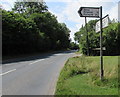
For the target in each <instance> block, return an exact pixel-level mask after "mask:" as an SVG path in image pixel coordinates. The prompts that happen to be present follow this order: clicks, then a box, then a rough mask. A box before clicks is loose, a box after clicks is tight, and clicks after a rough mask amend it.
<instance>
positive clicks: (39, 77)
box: [0, 51, 75, 95]
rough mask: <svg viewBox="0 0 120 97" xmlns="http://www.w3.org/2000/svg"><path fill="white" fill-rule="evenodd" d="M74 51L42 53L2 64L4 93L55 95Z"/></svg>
mask: <svg viewBox="0 0 120 97" xmlns="http://www.w3.org/2000/svg"><path fill="white" fill-rule="evenodd" d="M74 55H75V54H74V51H66V52H59V53H54V54H42V55H40V56H34V57H30V58H26V59H21V60H15V61H12V62H10V63H4V64H3V65H2V73H1V74H0V76H2V95H54V92H55V86H56V83H57V79H58V76H59V73H60V70H61V69H62V67H63V66H64V64H65V62H66V61H67V59H68V58H69V57H72V56H74Z"/></svg>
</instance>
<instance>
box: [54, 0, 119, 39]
mask: <svg viewBox="0 0 120 97" xmlns="http://www.w3.org/2000/svg"><path fill="white" fill-rule="evenodd" d="M70 1H71V0H70ZM78 1H79V2H75V1H73V2H66V6H65V8H64V10H63V11H62V12H61V13H56V15H57V16H58V20H59V21H60V22H65V20H67V21H70V22H75V23H76V25H74V26H73V27H69V29H70V30H71V35H70V36H71V38H72V40H73V37H74V33H75V32H76V31H78V30H79V29H80V27H81V26H82V25H84V18H81V17H79V15H78V13H77V11H78V9H79V8H80V7H81V6H89V7H93V6H94V7H100V6H103V16H105V15H107V14H109V16H110V18H111V19H113V18H115V19H117V18H118V5H117V3H116V2H117V1H118V0H114V1H113V0H104V2H103V1H102V2H101V0H91V1H90V0H78ZM93 1H94V2H93ZM61 2H62V1H61ZM111 4H113V5H114V6H113V5H112V7H111ZM91 19H95V18H87V20H88V21H89V20H91Z"/></svg>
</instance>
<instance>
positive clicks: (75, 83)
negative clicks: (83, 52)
mask: <svg viewBox="0 0 120 97" xmlns="http://www.w3.org/2000/svg"><path fill="white" fill-rule="evenodd" d="M99 59H100V58H99V57H85V56H81V57H73V58H70V59H69V60H68V61H67V62H66V64H65V66H64V67H63V69H62V71H61V73H60V75H59V80H58V82H57V86H56V92H55V94H56V95H117V94H118V67H117V66H118V56H104V74H105V75H104V81H100V72H98V71H99V69H100V64H99ZM110 60H111V61H110Z"/></svg>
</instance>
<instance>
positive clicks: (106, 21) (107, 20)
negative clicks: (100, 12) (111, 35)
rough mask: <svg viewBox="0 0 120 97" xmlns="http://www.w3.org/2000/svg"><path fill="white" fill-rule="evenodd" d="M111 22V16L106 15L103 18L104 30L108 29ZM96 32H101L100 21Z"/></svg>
mask: <svg viewBox="0 0 120 97" xmlns="http://www.w3.org/2000/svg"><path fill="white" fill-rule="evenodd" d="M109 22H110V20H109V16H108V15H106V16H105V17H103V18H102V28H106V27H108V24H109ZM95 30H96V32H100V21H98V22H97V23H96V28H95Z"/></svg>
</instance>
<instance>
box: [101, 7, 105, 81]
mask: <svg viewBox="0 0 120 97" xmlns="http://www.w3.org/2000/svg"><path fill="white" fill-rule="evenodd" d="M100 69H101V70H100V79H101V81H102V80H103V77H104V70H103V48H102V6H101V7H100Z"/></svg>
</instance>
